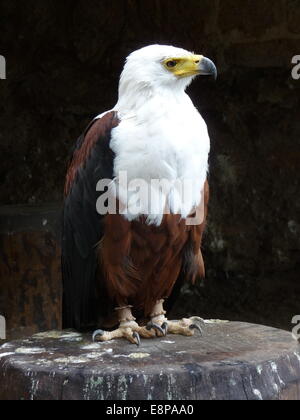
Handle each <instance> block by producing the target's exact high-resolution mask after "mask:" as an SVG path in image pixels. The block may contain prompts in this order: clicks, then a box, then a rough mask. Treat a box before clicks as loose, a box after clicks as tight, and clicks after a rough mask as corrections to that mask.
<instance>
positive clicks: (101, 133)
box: [65, 111, 120, 196]
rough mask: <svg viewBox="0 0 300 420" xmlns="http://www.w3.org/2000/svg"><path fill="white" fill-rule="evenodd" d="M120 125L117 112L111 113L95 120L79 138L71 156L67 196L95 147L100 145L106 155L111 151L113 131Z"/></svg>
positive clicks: (66, 186)
mask: <svg viewBox="0 0 300 420" xmlns="http://www.w3.org/2000/svg"><path fill="white" fill-rule="evenodd" d="M119 123H120V120H119V118H118V114H117V112H116V111H109V112H107V113H105V114H102V116H100V117H98V118H96V119H94V120H93V121H92V122H91V123H90V124H89V125H88V127H87V128H86V130H85V131H84V132H83V134H82V135H81V136H80V137H79V139H78V141H77V143H76V145H75V147H74V149H73V151H72V155H71V159H70V163H69V167H68V172H67V176H66V183H65V196H67V195H68V194H69V193H70V190H71V189H72V186H73V184H74V181H75V179H76V176H77V174H78V171H79V170H80V169H81V168H83V167H84V166H85V165H86V164H87V162H88V160H89V159H90V157H91V154H92V152H93V150H94V149H95V147H96V146H97V145H99V146H100V147H101V149H102V151H103V153H104V154H105V152H106V151H110V149H109V145H110V140H111V131H112V129H113V128H116V127H117V126H118V125H119Z"/></svg>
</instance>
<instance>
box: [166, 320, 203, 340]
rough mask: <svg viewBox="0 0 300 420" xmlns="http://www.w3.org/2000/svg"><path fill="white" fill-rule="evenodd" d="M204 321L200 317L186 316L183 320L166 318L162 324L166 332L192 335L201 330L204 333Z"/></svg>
mask: <svg viewBox="0 0 300 420" xmlns="http://www.w3.org/2000/svg"><path fill="white" fill-rule="evenodd" d="M203 326H204V321H203V319H201V318H199V317H192V318H184V319H182V320H181V321H168V320H165V321H164V323H163V324H162V325H161V327H162V329H163V330H164V331H165V333H166V334H176V335H184V336H186V337H192V336H193V335H194V334H195V331H199V332H200V334H201V336H202V335H203Z"/></svg>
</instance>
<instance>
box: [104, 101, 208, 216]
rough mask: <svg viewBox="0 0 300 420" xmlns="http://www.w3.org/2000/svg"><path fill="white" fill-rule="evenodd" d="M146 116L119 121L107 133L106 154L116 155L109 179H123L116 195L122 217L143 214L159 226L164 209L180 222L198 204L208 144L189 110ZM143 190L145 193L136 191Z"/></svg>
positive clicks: (158, 111) (204, 129)
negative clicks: (109, 151)
mask: <svg viewBox="0 0 300 420" xmlns="http://www.w3.org/2000/svg"><path fill="white" fill-rule="evenodd" d="M183 109H184V110H185V112H183ZM149 111H150V110H148V112H147V110H142V112H140V113H139V114H136V115H134V116H132V117H130V116H129V118H124V119H123V120H122V121H121V123H120V125H119V126H118V127H117V128H115V129H114V130H113V132H112V141H111V148H112V150H113V151H114V153H115V155H116V158H115V162H114V175H115V177H116V178H117V179H118V177H119V176H120V173H122V174H126V180H127V181H126V182H127V184H126V186H125V185H124V183H123V184H122V186H121V187H120V186H119V187H120V188H119V191H118V198H119V199H120V200H121V201H122V202H123V204H124V205H125V206H126V209H127V212H128V214H127V215H126V217H127V218H128V219H129V220H133V219H135V218H137V217H139V216H140V215H142V214H147V215H148V216H149V222H150V223H157V224H159V221H161V219H162V215H163V212H164V211H165V208H166V204H168V206H169V207H170V210H171V212H172V213H179V214H181V215H182V216H183V217H186V216H187V215H188V214H189V212H190V211H191V210H192V209H193V208H194V207H195V206H196V205H198V204H199V202H200V200H201V191H202V189H203V186H204V183H205V180H206V177H207V170H208V156H209V151H210V141H209V136H208V132H207V127H206V124H205V122H204V120H203V119H202V117H201V115H200V114H199V113H198V112H197V110H196V109H195V108H194V107H193V106H192V105H191V106H186V107H182V106H173V107H172V109H166V108H165V111H163V110H162V109H161V108H159V106H157V107H152V110H151V113H149ZM117 182H118V181H117ZM162 182H165V184H164V185H167V187H166V188H165V187H164V188H162V187H161V185H162V184H161V183H162ZM155 183H156V184H155ZM159 183H160V184H159ZM184 183H186V184H189V186H188V187H185V186H183V184H184ZM130 184H131V185H130ZM158 185H159V186H158ZM145 188H148V191H141V190H142V189H145ZM182 189H183V190H184V189H185V190H186V189H188V193H187V192H186V191H182ZM149 191H150V192H152V195H151V194H149ZM149 196H151V197H150V201H151V203H149ZM146 201H147V202H146ZM137 203H139V206H137ZM133 207H135V209H133ZM133 210H135V211H133ZM134 213H135V214H134Z"/></svg>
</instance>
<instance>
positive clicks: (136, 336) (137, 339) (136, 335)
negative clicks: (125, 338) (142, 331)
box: [132, 332, 141, 347]
mask: <svg viewBox="0 0 300 420" xmlns="http://www.w3.org/2000/svg"><path fill="white" fill-rule="evenodd" d="M132 337H133V338H134V339H135V340H136V341H137V342H136V345H137V346H138V347H140V345H141V337H140V335H139V333H137V332H134V333H133V334H132Z"/></svg>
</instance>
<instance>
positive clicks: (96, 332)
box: [93, 330, 105, 342]
mask: <svg viewBox="0 0 300 420" xmlns="http://www.w3.org/2000/svg"><path fill="white" fill-rule="evenodd" d="M104 334H105V333H104V331H103V330H97V331H95V332H94V334H93V342H95V341H96V337H97V336H98V335H100V337H103V336H104Z"/></svg>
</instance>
